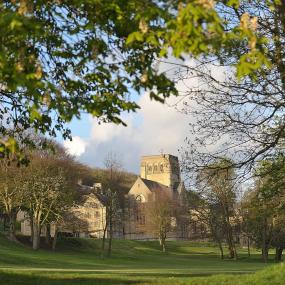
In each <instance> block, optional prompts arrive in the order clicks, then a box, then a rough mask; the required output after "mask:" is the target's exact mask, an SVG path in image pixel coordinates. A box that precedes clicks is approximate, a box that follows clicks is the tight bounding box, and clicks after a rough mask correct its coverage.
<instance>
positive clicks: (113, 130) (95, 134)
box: [81, 94, 189, 172]
mask: <svg viewBox="0 0 285 285" xmlns="http://www.w3.org/2000/svg"><path fill="white" fill-rule="evenodd" d="M177 100H178V98H174V97H173V98H170V99H169V100H167V104H161V103H159V102H155V101H151V100H150V98H149V95H148V94H144V95H142V96H141V98H140V99H139V101H138V104H139V105H140V106H141V109H140V110H139V111H138V112H137V113H132V114H128V115H125V116H124V119H125V122H126V123H127V124H128V126H127V127H124V126H121V125H115V124H100V125H99V124H98V122H97V120H96V119H93V120H92V129H91V134H90V138H89V139H88V145H87V142H86V151H85V153H84V154H83V155H82V157H81V160H83V161H84V162H85V163H88V164H92V165H99V166H103V161H104V157H106V155H107V153H108V152H114V153H117V154H118V157H120V158H121V160H122V164H123V165H124V167H125V169H127V170H129V171H134V172H138V171H139V160H140V156H142V155H148V154H159V153H161V152H163V153H171V154H174V155H175V154H176V155H177V153H178V149H179V148H180V147H181V145H183V142H184V139H185V137H186V135H187V132H188V120H189V117H187V116H186V115H185V114H181V113H179V112H178V111H177V110H176V109H175V108H174V107H170V105H173V104H174V103H175V102H176V101H177Z"/></svg>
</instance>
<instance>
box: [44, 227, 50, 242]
mask: <svg viewBox="0 0 285 285" xmlns="http://www.w3.org/2000/svg"><path fill="white" fill-rule="evenodd" d="M50 242H51V235H50V224H46V237H45V244H46V245H48V246H49V245H50Z"/></svg>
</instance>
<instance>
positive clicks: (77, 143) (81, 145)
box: [63, 136, 87, 157]
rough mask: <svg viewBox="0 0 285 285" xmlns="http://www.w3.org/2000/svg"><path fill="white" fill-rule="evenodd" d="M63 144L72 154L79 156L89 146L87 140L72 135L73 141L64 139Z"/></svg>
mask: <svg viewBox="0 0 285 285" xmlns="http://www.w3.org/2000/svg"><path fill="white" fill-rule="evenodd" d="M63 145H64V147H65V148H66V150H67V152H68V153H69V154H70V155H73V156H76V157H78V156H81V155H82V154H83V153H84V152H85V150H86V147H87V142H85V141H84V140H83V139H81V138H80V137H78V136H75V137H72V141H69V140H66V141H64V143H63Z"/></svg>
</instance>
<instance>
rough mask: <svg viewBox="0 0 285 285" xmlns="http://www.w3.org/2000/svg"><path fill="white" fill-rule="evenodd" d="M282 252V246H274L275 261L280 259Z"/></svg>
mask: <svg viewBox="0 0 285 285" xmlns="http://www.w3.org/2000/svg"><path fill="white" fill-rule="evenodd" d="M282 253H283V248H282V247H276V250H275V261H276V262H281V261H282Z"/></svg>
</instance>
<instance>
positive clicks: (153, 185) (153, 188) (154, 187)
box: [141, 178, 171, 192]
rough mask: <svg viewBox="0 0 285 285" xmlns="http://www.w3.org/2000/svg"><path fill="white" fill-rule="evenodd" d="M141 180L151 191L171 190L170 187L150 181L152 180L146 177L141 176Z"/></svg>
mask: <svg viewBox="0 0 285 285" xmlns="http://www.w3.org/2000/svg"><path fill="white" fill-rule="evenodd" d="M141 180H142V181H143V183H144V184H145V185H146V187H147V188H148V189H149V190H150V191H152V192H155V191H160V190H163V191H165V190H166V191H171V189H170V188H169V187H167V186H165V185H163V184H160V183H158V182H156V181H152V180H148V179H145V178H141Z"/></svg>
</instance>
